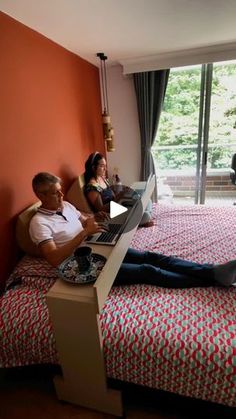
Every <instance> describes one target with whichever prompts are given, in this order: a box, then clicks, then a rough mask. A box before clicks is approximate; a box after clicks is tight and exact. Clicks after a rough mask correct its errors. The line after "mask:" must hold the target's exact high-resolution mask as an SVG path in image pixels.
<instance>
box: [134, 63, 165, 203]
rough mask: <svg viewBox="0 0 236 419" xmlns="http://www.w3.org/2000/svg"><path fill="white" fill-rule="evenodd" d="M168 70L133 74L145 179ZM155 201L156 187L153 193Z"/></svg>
mask: <svg viewBox="0 0 236 419" xmlns="http://www.w3.org/2000/svg"><path fill="white" fill-rule="evenodd" d="M169 73H170V70H169V69H167V70H156V71H146V72H144V73H135V74H133V78H134V87H135V92H136V98H137V106H138V116H139V127H140V135H141V179H142V180H146V179H147V178H148V176H149V174H150V173H151V172H153V173H155V165H154V161H153V157H152V153H151V147H152V145H153V142H154V140H155V136H156V132H157V128H158V124H159V119H160V115H161V110H162V106H163V102H164V98H165V93H166V87H167V83H168V78H169ZM153 200H154V201H155V202H156V201H157V188H155V191H154V194H153Z"/></svg>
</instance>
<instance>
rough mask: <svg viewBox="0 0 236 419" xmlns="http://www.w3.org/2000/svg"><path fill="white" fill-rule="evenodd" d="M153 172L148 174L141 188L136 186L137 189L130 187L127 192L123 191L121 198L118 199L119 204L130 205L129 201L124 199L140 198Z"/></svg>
mask: <svg viewBox="0 0 236 419" xmlns="http://www.w3.org/2000/svg"><path fill="white" fill-rule="evenodd" d="M152 176H153V174H152V173H150V175H149V176H148V179H147V181H146V182H143V188H142V189H141V188H138V189H131V190H128V191H127V192H125V193H124V195H123V196H122V198H121V199H120V201H119V204H121V205H124V206H126V205H127V206H130V204H129V202H128V201H127V202H126V200H130V199H131V200H134V199H139V198H142V196H143V194H144V192H145V191H146V189H147V186H148V184H149V182H150V180H151V178H152Z"/></svg>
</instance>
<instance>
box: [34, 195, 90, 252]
mask: <svg viewBox="0 0 236 419" xmlns="http://www.w3.org/2000/svg"><path fill="white" fill-rule="evenodd" d="M62 214H63V216H64V217H65V218H63V216H62V215H59V214H57V211H50V210H45V209H44V208H39V210H38V212H37V213H36V214H35V215H34V216H33V217H32V219H31V221H30V226H29V233H30V237H31V239H32V241H33V242H34V243H35V244H37V245H39V244H40V243H42V242H46V241H49V240H53V241H54V242H55V244H56V245H57V246H58V247H59V246H63V245H64V244H65V243H67V242H68V241H70V240H71V239H73V238H74V237H75V236H76V235H77V234H79V233H80V232H81V231H82V230H83V226H82V224H81V222H80V220H79V218H80V216H81V213H80V212H79V211H78V210H77V209H76V208H75V207H74V206H73V205H71V204H70V203H69V202H66V201H63V208H62Z"/></svg>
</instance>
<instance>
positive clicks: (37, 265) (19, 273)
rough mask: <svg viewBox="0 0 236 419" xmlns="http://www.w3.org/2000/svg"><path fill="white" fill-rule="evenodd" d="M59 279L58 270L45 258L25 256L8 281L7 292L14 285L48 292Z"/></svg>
mask: <svg viewBox="0 0 236 419" xmlns="http://www.w3.org/2000/svg"><path fill="white" fill-rule="evenodd" d="M57 278H58V273H57V269H56V268H53V267H52V266H51V265H49V263H48V262H47V261H46V260H45V259H43V258H39V257H37V258H35V257H32V256H29V255H25V256H24V257H23V258H22V259H21V260H20V261H19V262H18V263H17V265H16V267H15V268H14V270H13V272H12V274H11V275H10V276H9V278H8V279H7V281H6V290H7V289H9V288H11V287H12V286H14V285H23V286H29V287H30V288H37V289H42V290H44V289H45V290H46V291H47V290H48V289H49V288H50V287H51V286H52V285H53V284H54V282H55V280H56V279H57Z"/></svg>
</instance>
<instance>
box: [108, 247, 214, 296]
mask: <svg viewBox="0 0 236 419" xmlns="http://www.w3.org/2000/svg"><path fill="white" fill-rule="evenodd" d="M131 284H150V285H157V286H158V287H165V288H191V287H212V286H214V285H215V284H216V282H215V280H214V269H213V265H210V264H207V263H206V264H199V263H195V262H189V261H187V260H183V259H179V258H175V257H173V256H165V255H162V254H160V253H154V252H147V251H146V252H140V251H138V250H134V249H128V251H127V253H126V255H125V258H124V260H123V262H122V264H121V267H120V269H119V272H118V274H117V276H116V279H115V282H114V285H131Z"/></svg>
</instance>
